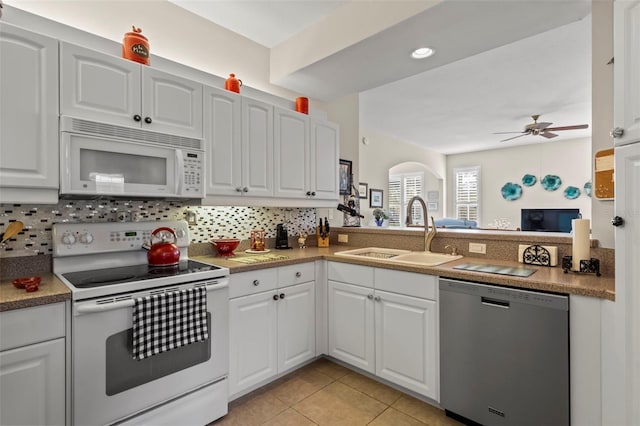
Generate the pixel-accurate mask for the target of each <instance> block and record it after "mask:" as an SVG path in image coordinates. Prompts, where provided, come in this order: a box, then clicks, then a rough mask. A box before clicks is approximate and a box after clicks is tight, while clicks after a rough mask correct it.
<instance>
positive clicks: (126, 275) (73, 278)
mask: <svg viewBox="0 0 640 426" xmlns="http://www.w3.org/2000/svg"><path fill="white" fill-rule="evenodd" d="M216 269H220V268H219V267H218V266H214V265H208V264H206V263H202V262H196V261H194V260H187V261H185V262H180V263H179V264H177V265H170V266H149V265H146V264H145V265H132V266H122V267H117V268H107V269H95V270H90V271H78V272H67V273H65V274H62V276H63V277H64V278H66V279H67V280H68V281H69V282H70V283H71V284H72V285H73V286H74V287H76V288H91V287H101V286H108V285H112V284H119V283H126V282H134V281H144V280H150V279H155V278H162V277H169V276H176V275H188V274H191V273H194V272H206V271H214V270H216Z"/></svg>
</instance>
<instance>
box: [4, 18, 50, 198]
mask: <svg viewBox="0 0 640 426" xmlns="http://www.w3.org/2000/svg"><path fill="white" fill-rule="evenodd" d="M0 76H1V77H0V186H1V187H2V191H1V192H2V196H1V197H0V203H20V202H25V203H27V202H31V203H56V202H57V201H58V42H57V40H54V39H52V38H49V37H45V36H43V35H40V34H36V33H32V32H30V31H26V30H23V29H20V28H17V27H14V26H12V25H8V24H5V23H0ZM24 189H29V190H28V191H25V190H24Z"/></svg>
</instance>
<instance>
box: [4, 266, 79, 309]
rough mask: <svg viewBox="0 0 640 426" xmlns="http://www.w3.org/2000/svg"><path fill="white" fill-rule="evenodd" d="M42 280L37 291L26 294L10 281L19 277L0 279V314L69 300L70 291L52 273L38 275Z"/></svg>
mask: <svg viewBox="0 0 640 426" xmlns="http://www.w3.org/2000/svg"><path fill="white" fill-rule="evenodd" d="M37 276H39V277H41V278H42V281H41V282H40V286H39V287H38V291H34V292H31V293H28V292H27V291H26V290H25V289H20V288H15V287H14V285H13V284H12V281H13V280H14V279H15V278H20V277H2V279H1V280H0V312H2V311H10V310H12V309H21V308H28V307H31V306H38V305H46V304H49V303H56V302H64V301H66V300H70V299H71V290H69V287H67V286H66V285H65V284H64V283H63V282H62V281H60V280H59V279H58V278H57V277H56V276H55V275H54V274H53V273H51V272H48V273H39V274H37Z"/></svg>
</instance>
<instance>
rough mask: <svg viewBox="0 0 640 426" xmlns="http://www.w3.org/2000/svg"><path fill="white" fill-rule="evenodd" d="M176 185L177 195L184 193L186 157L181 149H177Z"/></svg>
mask: <svg viewBox="0 0 640 426" xmlns="http://www.w3.org/2000/svg"><path fill="white" fill-rule="evenodd" d="M175 173H176V187H175V192H176V195H182V190H183V188H182V187H183V185H184V157H183V155H182V150H181V149H176V167H175Z"/></svg>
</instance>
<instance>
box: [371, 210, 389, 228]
mask: <svg viewBox="0 0 640 426" xmlns="http://www.w3.org/2000/svg"><path fill="white" fill-rule="evenodd" d="M373 218H374V219H375V221H376V225H378V226H382V223H383V222H384V220H385V219H389V215H388V214H387V212H385V211H384V210H383V209H380V208H378V209H373Z"/></svg>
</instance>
